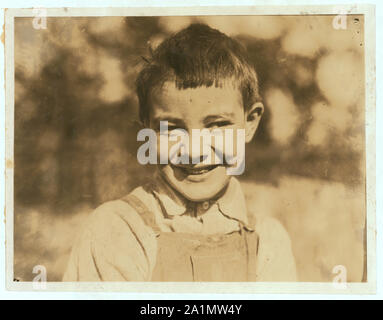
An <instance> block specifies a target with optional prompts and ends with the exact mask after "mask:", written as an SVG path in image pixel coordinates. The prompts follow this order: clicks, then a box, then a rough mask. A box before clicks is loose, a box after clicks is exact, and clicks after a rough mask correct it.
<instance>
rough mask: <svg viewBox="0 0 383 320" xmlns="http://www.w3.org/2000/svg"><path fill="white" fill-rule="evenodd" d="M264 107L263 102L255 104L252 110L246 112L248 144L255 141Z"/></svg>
mask: <svg viewBox="0 0 383 320" xmlns="http://www.w3.org/2000/svg"><path fill="white" fill-rule="evenodd" d="M263 111H264V107H263V104H262V102H256V103H254V104H253V105H252V106H251V108H249V109H248V110H247V111H246V114H245V115H246V128H245V129H246V143H248V142H250V141H251V139H253V137H254V134H255V132H256V131H257V128H258V125H259V121H260V120H261V117H262V114H263Z"/></svg>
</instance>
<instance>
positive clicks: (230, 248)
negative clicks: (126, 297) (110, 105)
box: [64, 24, 296, 281]
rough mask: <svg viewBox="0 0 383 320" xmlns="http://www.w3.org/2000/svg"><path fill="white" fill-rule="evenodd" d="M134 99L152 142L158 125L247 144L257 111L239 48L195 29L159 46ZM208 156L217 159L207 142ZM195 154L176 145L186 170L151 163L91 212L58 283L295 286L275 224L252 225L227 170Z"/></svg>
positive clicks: (252, 76)
mask: <svg viewBox="0 0 383 320" xmlns="http://www.w3.org/2000/svg"><path fill="white" fill-rule="evenodd" d="M137 94H138V98H139V111H140V118H141V121H142V123H143V125H144V127H146V128H150V129H152V130H154V131H155V132H156V133H157V136H158V141H161V138H160V136H161V132H160V123H161V122H164V121H166V122H167V124H168V132H167V134H170V133H171V132H173V131H174V130H183V132H187V133H191V132H192V130H195V129H200V130H204V129H207V130H209V131H213V130H215V129H220V130H223V131H224V130H228V129H231V130H233V131H234V132H238V131H239V130H243V131H244V132H245V135H244V139H245V142H250V141H251V139H252V138H253V136H254V134H255V132H256V130H257V127H258V124H259V121H260V119H261V116H262V113H263V105H262V102H261V98H260V96H259V92H258V81H257V75H256V72H255V70H254V68H253V67H252V66H251V64H250V63H249V62H248V60H247V58H246V55H245V53H244V50H243V49H242V47H241V46H240V45H239V43H237V42H236V41H235V40H233V39H231V38H230V37H228V36H226V35H224V34H222V33H221V32H219V31H218V30H214V29H212V28H210V27H208V26H206V25H201V24H194V25H191V26H189V27H188V28H186V29H184V30H182V31H181V32H179V33H177V34H175V35H173V36H172V37H170V38H168V39H166V40H165V41H164V42H163V43H162V44H161V45H159V47H158V48H157V49H156V50H155V51H154V52H153V55H152V57H151V59H150V61H149V62H148V64H147V65H146V66H145V67H144V68H143V70H142V71H141V72H140V74H139V76H138V79H137ZM167 137H168V135H167ZM174 143H175V142H173V143H172V142H170V143H169V144H168V150H171V148H172V146H173V145H174ZM233 145H234V148H238V147H239V146H238V145H237V143H233ZM157 150H158V153H159V154H158V157H156V159H160V158H161V154H160V153H161V147H160V146H159V147H158V148H157ZM168 150H167V151H168ZM208 151H209V152H211V153H213V154H214V153H215V154H218V153H220V152H223V153H225V152H227V150H220V148H219V147H217V146H216V145H214V143H211V144H210V150H208ZM162 152H163V150H162ZM180 152H181V151H180ZM205 153H206V150H205V151H201V152H200V153H199V154H197V155H196V154H195V153H193V152H190V150H188V148H186V150H183V154H182V156H184V157H185V156H186V158H187V157H189V158H190V161H189V162H188V163H187V162H186V163H185V161H184V162H179V161H178V162H177V161H168V162H163V163H159V164H157V174H156V176H155V177H154V178H153V179H152V181H150V183H148V184H147V185H145V186H142V187H139V188H136V189H135V190H133V191H132V192H131V193H130V194H129V195H127V196H125V197H124V198H122V199H120V200H115V201H111V202H107V203H105V204H103V205H101V206H100V207H98V208H97V209H96V210H95V211H94V212H93V213H92V215H91V216H90V217H89V220H88V223H87V225H86V228H85V230H84V231H83V233H82V234H81V236H80V237H79V239H78V240H77V242H76V244H75V246H74V247H73V249H72V254H71V257H70V261H69V264H68V268H67V270H66V273H65V275H64V281H296V268H295V262H294V257H293V254H292V250H291V245H290V239H289V236H288V234H287V232H286V231H285V229H284V228H283V226H282V225H281V224H280V223H279V222H278V221H277V220H275V219H273V218H255V215H254V214H253V212H252V210H251V209H252V208H247V206H246V202H245V198H244V195H243V193H242V190H241V186H240V183H239V181H238V180H237V179H236V178H235V177H234V176H233V175H230V174H228V172H227V169H228V168H229V167H230V166H232V164H229V163H227V161H223V162H222V163H217V162H213V163H205V162H204V161H203V159H205V156H206V154H205ZM196 157H197V158H198V159H197V160H196ZM223 158H224V159H225V157H223ZM184 159H185V158H184Z"/></svg>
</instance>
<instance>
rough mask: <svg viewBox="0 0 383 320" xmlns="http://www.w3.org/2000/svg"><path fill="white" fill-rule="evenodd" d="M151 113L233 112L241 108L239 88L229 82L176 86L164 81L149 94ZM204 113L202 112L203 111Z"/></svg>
mask: <svg viewBox="0 0 383 320" xmlns="http://www.w3.org/2000/svg"><path fill="white" fill-rule="evenodd" d="M151 108H152V113H158V112H166V111H169V112H175V113H178V112H180V113H183V111H191V110H190V109H193V110H192V111H198V112H203V111H209V112H212V111H214V112H216V113H220V112H224V113H227V112H233V111H237V110H236V109H237V108H239V109H240V110H242V109H243V106H242V96H241V94H240V91H239V89H238V88H237V87H236V86H235V85H234V84H232V83H231V82H229V81H228V82H225V83H223V85H222V86H214V85H213V86H210V87H207V86H200V87H197V88H186V89H183V88H177V86H176V83H175V82H170V81H168V82H165V83H164V84H163V85H162V86H161V87H160V88H157V89H156V90H153V92H152V94H151ZM203 113H204V112H203Z"/></svg>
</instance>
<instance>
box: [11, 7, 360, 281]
mask: <svg viewBox="0 0 383 320" xmlns="http://www.w3.org/2000/svg"><path fill="white" fill-rule="evenodd" d="M334 17H335V16H325V15H317V16H204V17H127V18H126V17H99V18H97V17H92V18H85V17H84V18H82V17H79V18H66V17H62V18H58V17H57V18H56V17H55V18H47V28H46V29H37V30H36V29H34V28H33V24H32V19H33V18H15V149H14V150H15V154H14V159H15V176H14V194H15V212H14V215H15V216H14V217H15V224H14V240H15V241H14V250H15V251H14V253H15V255H14V276H15V278H16V279H17V280H21V281H31V280H32V279H33V277H34V276H35V275H34V274H33V273H32V269H33V267H34V266H35V265H38V264H39V265H44V266H45V267H46V268H47V277H48V281H60V280H61V277H62V274H63V272H64V270H65V267H66V263H67V260H68V257H69V254H70V249H71V245H72V244H73V241H74V239H75V237H76V235H77V234H78V232H79V230H81V227H82V226H83V224H84V218H86V216H87V215H88V214H89V213H90V212H91V211H92V209H94V208H95V207H97V206H98V205H99V204H101V203H102V202H104V201H107V200H111V199H116V198H119V197H121V196H123V195H125V194H126V193H128V192H129V191H130V190H132V188H134V187H136V186H138V185H140V184H142V183H143V182H144V181H145V180H146V179H147V178H150V177H151V176H152V172H153V168H151V167H143V166H141V165H139V164H138V163H137V160H136V151H137V147H138V143H137V141H136V133H137V130H138V129H139V127H138V125H137V120H138V116H137V114H138V113H137V111H138V110H137V106H138V104H137V98H136V96H135V92H134V81H135V78H136V75H137V73H138V72H139V70H140V68H141V67H142V65H143V64H144V63H145V62H144V60H145V58H146V57H149V56H150V52H151V50H153V49H154V48H155V47H156V46H157V45H158V44H159V43H160V42H161V41H162V40H163V39H164V38H165V37H167V36H169V35H170V34H172V33H175V32H177V31H179V30H180V29H182V28H184V27H186V26H188V25H189V24H190V23H193V22H203V23H206V24H208V25H210V26H211V27H214V28H217V29H219V30H220V31H222V32H224V33H226V34H227V35H229V36H232V37H235V38H236V39H237V40H238V41H240V42H241V43H242V44H243V45H244V46H245V47H246V48H247V50H248V52H249V55H250V58H251V60H252V63H253V64H254V65H255V67H256V70H257V72H258V75H259V82H260V85H261V94H262V96H263V98H264V104H265V107H266V110H265V114H264V117H263V119H262V121H261V124H260V128H259V130H258V132H257V135H256V137H255V139H254V140H253V142H252V143H251V144H250V145H249V146H248V148H247V150H246V171H245V174H244V175H243V176H241V181H242V182H243V185H244V188H243V189H244V191H245V193H246V197H247V199H248V203H249V209H250V210H252V211H254V212H255V213H256V214H258V215H271V216H274V217H277V218H278V219H279V220H280V221H281V222H282V223H283V225H284V226H285V227H286V229H287V231H288V232H289V234H290V237H291V240H292V246H293V251H294V255H295V258H296V262H297V267H298V276H299V280H300V281H332V279H333V278H334V276H335V274H333V273H332V270H333V268H334V266H336V265H344V266H345V267H346V268H347V278H348V280H349V281H362V280H363V279H365V276H366V275H364V274H363V273H364V272H363V270H364V268H363V267H364V227H365V169H364V168H365V162H364V161H365V154H364V152H365V151H364V94H365V93H364V40H363V37H364V36H363V16H355V15H350V16H347V18H346V19H347V25H346V29H335V28H334V27H333V19H334Z"/></svg>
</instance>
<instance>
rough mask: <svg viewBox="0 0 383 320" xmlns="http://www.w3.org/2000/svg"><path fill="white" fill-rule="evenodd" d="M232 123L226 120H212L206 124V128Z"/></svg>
mask: <svg viewBox="0 0 383 320" xmlns="http://www.w3.org/2000/svg"><path fill="white" fill-rule="evenodd" d="M231 124H232V122H231V121H228V120H222V121H214V122H211V123H209V124H207V125H206V128H209V129H210V128H221V127H226V126H230V125H231Z"/></svg>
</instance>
